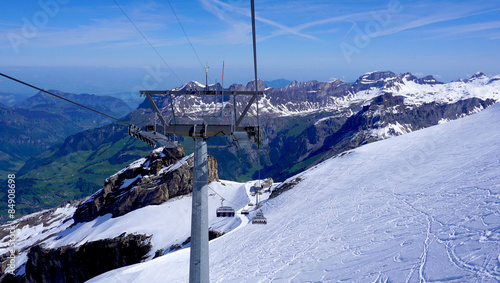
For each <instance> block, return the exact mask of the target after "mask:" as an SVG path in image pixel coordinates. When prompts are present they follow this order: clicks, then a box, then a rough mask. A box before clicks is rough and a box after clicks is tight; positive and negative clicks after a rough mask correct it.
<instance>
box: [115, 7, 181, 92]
mask: <svg viewBox="0 0 500 283" xmlns="http://www.w3.org/2000/svg"><path fill="white" fill-rule="evenodd" d="M113 2H115V4H116V6H117V7H118V8H119V9H120V11H122V13H123V14H124V15H125V17H127V19H128V20H129V21H130V23H131V24H132V25H133V26H134V27H135V29H136V30H137V31H138V32H139V33H140V34H141V36H142V37H143V38H144V40H146V42H147V43H148V44H149V46H150V47H151V48H152V49H153V50H154V52H155V53H156V55H158V57H160V59H161V60H162V61H163V63H165V65H166V66H167V67H168V69H169V70H170V72H172V74H174V76H175V77H176V78H177V79H178V80H179V82H180V83H181V84H184V82H183V81H182V80H181V78H180V77H179V76H178V75H177V73H175V72H174V70H173V69H172V68H171V67H170V65H169V64H168V63H167V61H165V59H163V56H161V54H160V53H159V52H158V50H156V48H155V47H154V46H153V44H151V42H150V41H149V40H148V38H147V37H146V36H145V35H144V34H143V33H142V32H141V30H140V29H139V28H138V27H137V25H136V24H135V23H134V22H133V21H132V19H131V18H130V17H129V16H128V15H127V13H125V11H124V10H123V9H122V7H120V5H118V3H117V2H116V0H113Z"/></svg>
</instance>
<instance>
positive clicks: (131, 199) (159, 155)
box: [73, 148, 219, 223]
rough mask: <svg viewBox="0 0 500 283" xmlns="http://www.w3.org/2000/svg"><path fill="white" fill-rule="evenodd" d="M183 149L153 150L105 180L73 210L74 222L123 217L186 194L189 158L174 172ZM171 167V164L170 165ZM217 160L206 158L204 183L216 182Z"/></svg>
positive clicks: (189, 185)
mask: <svg viewBox="0 0 500 283" xmlns="http://www.w3.org/2000/svg"><path fill="white" fill-rule="evenodd" d="M184 158H185V155H184V150H183V149H182V148H177V149H166V148H165V149H163V151H154V152H153V153H152V154H151V155H149V156H148V157H147V158H146V159H145V160H144V161H143V162H142V164H139V165H140V166H129V167H127V168H126V169H124V170H122V171H120V172H118V173H117V174H115V175H113V176H111V177H109V178H108V179H106V181H105V184H104V188H102V189H101V190H99V191H98V192H96V193H95V194H94V195H92V196H91V197H90V198H89V199H87V200H86V201H85V202H83V203H82V204H81V205H80V206H79V207H78V208H77V210H76V212H75V214H74V216H73V218H74V219H75V223H78V222H86V221H91V220H93V219H95V218H96V217H98V216H100V215H104V214H107V213H111V214H112V216H113V217H117V216H120V215H124V214H126V213H128V212H130V211H133V210H135V209H138V208H141V207H145V206H148V205H155V204H161V203H163V202H165V201H167V200H169V199H170V198H173V197H176V196H181V195H186V194H189V193H191V192H192V189H193V168H192V167H193V157H190V158H187V160H185V161H184V163H183V164H182V165H180V164H179V165H180V166H179V167H178V168H177V169H175V170H169V169H168V167H169V166H177V164H175V163H176V162H177V161H178V160H181V159H184ZM174 164H175V165H174ZM218 179H219V178H218V174H217V161H216V160H215V158H213V157H212V156H209V157H208V181H209V182H211V181H214V180H218Z"/></svg>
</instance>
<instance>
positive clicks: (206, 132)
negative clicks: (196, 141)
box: [146, 124, 259, 140]
mask: <svg viewBox="0 0 500 283" xmlns="http://www.w3.org/2000/svg"><path fill="white" fill-rule="evenodd" d="M156 129H157V131H158V132H165V133H167V134H174V135H180V136H185V137H193V138H197V137H202V138H209V137H217V136H227V135H232V134H234V133H237V132H242V133H247V134H248V135H249V136H248V137H247V139H248V138H250V137H252V136H254V137H255V138H256V140H257V139H258V132H259V129H258V127H255V126H248V127H234V126H232V125H206V124H175V125H168V126H160V125H158V126H156ZM153 131H154V126H153V125H148V126H146V132H153Z"/></svg>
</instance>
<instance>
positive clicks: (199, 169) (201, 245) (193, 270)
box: [189, 138, 210, 283]
mask: <svg viewBox="0 0 500 283" xmlns="http://www.w3.org/2000/svg"><path fill="white" fill-rule="evenodd" d="M194 147H195V148H194V167H193V203H192V214H191V254H190V256H191V257H190V262H189V282H190V283H200V282H206V283H208V282H210V278H209V276H210V272H209V253H208V156H207V141H206V140H205V139H204V138H195V139H194Z"/></svg>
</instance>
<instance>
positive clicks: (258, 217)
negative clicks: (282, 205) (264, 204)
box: [252, 211, 267, 225]
mask: <svg viewBox="0 0 500 283" xmlns="http://www.w3.org/2000/svg"><path fill="white" fill-rule="evenodd" d="M252 224H263V225H266V224H267V219H266V218H265V217H264V213H263V212H262V211H259V212H257V214H256V215H255V217H254V218H253V219H252Z"/></svg>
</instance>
